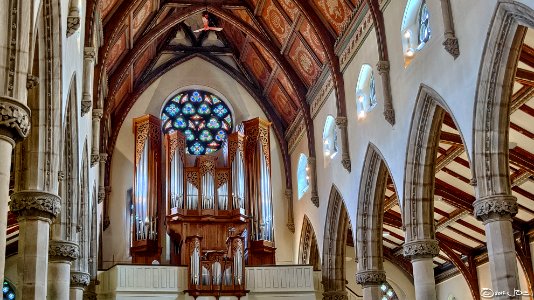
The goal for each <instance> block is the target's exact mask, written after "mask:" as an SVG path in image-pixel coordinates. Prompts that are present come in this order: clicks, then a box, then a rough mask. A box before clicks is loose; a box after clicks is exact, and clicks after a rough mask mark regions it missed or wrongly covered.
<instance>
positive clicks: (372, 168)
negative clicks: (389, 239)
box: [356, 144, 388, 297]
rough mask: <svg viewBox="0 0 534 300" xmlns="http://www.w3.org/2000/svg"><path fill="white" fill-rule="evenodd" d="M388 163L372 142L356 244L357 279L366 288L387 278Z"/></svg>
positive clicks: (363, 175) (368, 156)
mask: <svg viewBox="0 0 534 300" xmlns="http://www.w3.org/2000/svg"><path fill="white" fill-rule="evenodd" d="M387 172H388V169H387V166H386V164H385V162H384V160H383V158H382V155H381V154H380V152H379V151H378V149H377V148H376V147H375V146H374V145H373V144H369V146H368V147H367V153H366V156H365V161H364V166H363V171H362V176H361V182H360V194H359V196H358V206H357V207H358V211H357V219H356V247H357V249H358V250H357V254H358V273H357V275H356V281H357V282H358V283H359V284H361V285H362V286H363V287H364V294H365V288H366V287H367V286H369V287H376V292H377V294H376V295H373V296H372V297H379V296H378V292H379V291H378V287H379V285H380V284H381V283H382V282H384V281H385V280H386V273H385V272H384V265H383V257H384V255H383V247H382V227H383V225H382V223H383V222H382V220H383V217H384V199H385V196H386V194H385V193H386V178H387V176H386V175H387Z"/></svg>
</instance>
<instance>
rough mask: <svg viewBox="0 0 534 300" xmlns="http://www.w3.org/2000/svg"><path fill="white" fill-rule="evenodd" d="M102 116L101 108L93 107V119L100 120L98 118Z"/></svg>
mask: <svg viewBox="0 0 534 300" xmlns="http://www.w3.org/2000/svg"><path fill="white" fill-rule="evenodd" d="M102 116H104V110H103V109H101V108H95V109H93V121H100V119H102Z"/></svg>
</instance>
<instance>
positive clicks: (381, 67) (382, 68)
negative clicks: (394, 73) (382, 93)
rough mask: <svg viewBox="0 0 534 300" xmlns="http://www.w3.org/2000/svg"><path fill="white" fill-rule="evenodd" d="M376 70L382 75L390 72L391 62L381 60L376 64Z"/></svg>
mask: <svg viewBox="0 0 534 300" xmlns="http://www.w3.org/2000/svg"><path fill="white" fill-rule="evenodd" d="M376 69H377V71H378V73H380V75H382V74H384V73H387V72H389V61H387V60H379V61H378V63H376Z"/></svg>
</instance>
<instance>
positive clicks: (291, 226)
mask: <svg viewBox="0 0 534 300" xmlns="http://www.w3.org/2000/svg"><path fill="white" fill-rule="evenodd" d="M284 196H285V198H286V202H287V225H286V226H287V228H288V229H289V231H291V232H292V233H295V220H294V218H293V190H291V189H286V192H285V195H284Z"/></svg>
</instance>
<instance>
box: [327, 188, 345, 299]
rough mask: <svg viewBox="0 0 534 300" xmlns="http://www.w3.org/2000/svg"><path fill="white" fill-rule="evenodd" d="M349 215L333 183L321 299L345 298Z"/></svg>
mask: <svg viewBox="0 0 534 300" xmlns="http://www.w3.org/2000/svg"><path fill="white" fill-rule="evenodd" d="M349 222H350V221H349V215H348V213H347V208H346V206H345V201H344V200H343V197H342V196H341V194H340V193H339V190H338V189H337V187H336V186H335V185H333V186H332V189H331V190H330V197H329V201H328V208H327V212H326V223H325V229H324V240H323V269H322V273H323V287H324V293H323V299H325V300H330V299H332V300H334V299H335V300H340V299H347V292H346V290H345V282H346V281H345V245H346V244H347V230H348V227H349Z"/></svg>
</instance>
